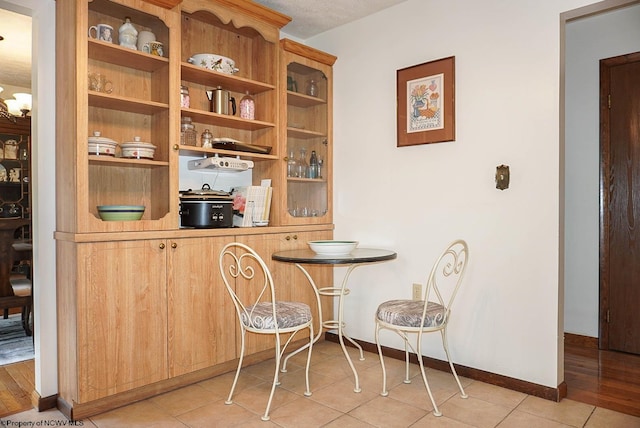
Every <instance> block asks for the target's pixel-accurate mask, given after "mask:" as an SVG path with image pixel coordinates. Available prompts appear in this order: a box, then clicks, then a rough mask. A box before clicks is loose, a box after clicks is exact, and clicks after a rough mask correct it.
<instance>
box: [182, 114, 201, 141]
mask: <svg viewBox="0 0 640 428" xmlns="http://www.w3.org/2000/svg"><path fill="white" fill-rule="evenodd" d="M197 140H198V133H197V132H196V126H195V125H194V124H193V123H192V122H191V118H190V117H188V116H185V117H183V118H182V121H181V123H180V144H182V145H184V146H197V145H198V141H197Z"/></svg>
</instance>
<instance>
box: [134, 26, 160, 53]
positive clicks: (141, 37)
mask: <svg viewBox="0 0 640 428" xmlns="http://www.w3.org/2000/svg"><path fill="white" fill-rule="evenodd" d="M155 40H156V35H155V34H153V33H152V32H151V31H146V30H142V31H140V32H139V33H138V50H139V51H141V52H146V53H149V45H148V43H151V42H153V41H155ZM145 45H146V46H147V47H146V50H145Z"/></svg>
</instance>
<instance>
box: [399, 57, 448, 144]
mask: <svg viewBox="0 0 640 428" xmlns="http://www.w3.org/2000/svg"><path fill="white" fill-rule="evenodd" d="M397 85H398V87H397V97H398V106H397V114H398V147H404V146H414V145H417V144H430V143H440V142H443V141H453V140H454V139H455V136H456V114H455V57H454V56H452V57H449V58H443V59H438V60H435V61H430V62H425V63H424V64H419V65H414V66H412V67H407V68H403V69H401V70H398V71H397Z"/></svg>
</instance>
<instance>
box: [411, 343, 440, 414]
mask: <svg viewBox="0 0 640 428" xmlns="http://www.w3.org/2000/svg"><path fill="white" fill-rule="evenodd" d="M421 349H422V335H421V334H418V339H417V343H416V356H417V357H418V364H419V365H420V373H421V374H422V381H423V382H424V386H425V387H426V388H427V393H428V394H429V398H430V399H431V404H433V416H442V412H441V411H440V409H438V405H437V404H436V400H435V399H434V398H433V394H432V393H431V388H430V387H429V381H427V374H426V373H425V371H424V363H423V362H422V352H421V351H420V350H421Z"/></svg>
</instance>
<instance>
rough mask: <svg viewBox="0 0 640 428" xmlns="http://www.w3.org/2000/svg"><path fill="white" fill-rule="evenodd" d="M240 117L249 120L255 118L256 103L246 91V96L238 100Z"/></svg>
mask: <svg viewBox="0 0 640 428" xmlns="http://www.w3.org/2000/svg"><path fill="white" fill-rule="evenodd" d="M240 117H241V118H242V119H250V120H253V119H255V118H256V103H255V101H254V100H253V98H252V97H251V95H249V91H247V92H246V95H245V96H244V97H242V99H241V100H240Z"/></svg>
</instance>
